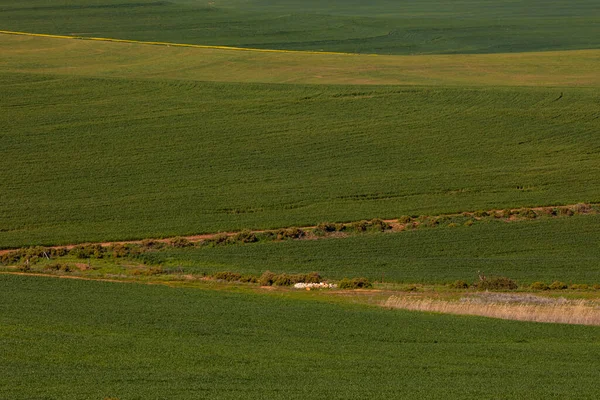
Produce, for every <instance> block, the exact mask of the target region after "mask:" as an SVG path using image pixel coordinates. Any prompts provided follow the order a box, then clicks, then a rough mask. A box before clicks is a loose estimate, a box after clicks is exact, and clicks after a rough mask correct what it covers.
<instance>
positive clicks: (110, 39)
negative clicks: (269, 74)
mask: <svg viewBox="0 0 600 400" xmlns="http://www.w3.org/2000/svg"><path fill="white" fill-rule="evenodd" d="M0 34H3V35H16V36H32V37H42V38H50V39H72V40H73V39H75V40H90V41H97V42H111V43H129V44H142V45H151V46H164V47H188V48H195V49H209V50H231V51H248V52H255V53H291V54H325V55H337V56H377V55H378V54H363V53H360V54H359V53H342V52H335V51H314V50H306V51H303V50H278V49H257V48H253V47H235V46H216V45H205V44H188V43H171V42H150V41H143V40H130V39H114V38H103V37H89V36H71V35H51V34H46V33H31V32H17V31H3V30H0Z"/></svg>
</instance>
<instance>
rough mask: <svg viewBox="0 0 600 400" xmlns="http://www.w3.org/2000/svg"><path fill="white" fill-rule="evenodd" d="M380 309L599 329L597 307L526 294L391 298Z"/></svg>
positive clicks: (583, 302) (580, 302) (598, 310)
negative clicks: (453, 297) (452, 299)
mask: <svg viewBox="0 0 600 400" xmlns="http://www.w3.org/2000/svg"><path fill="white" fill-rule="evenodd" d="M383 306H384V307H389V308H401V309H405V310H415V311H430V312H440V313H446V314H462V315H479V316H484V317H491V318H501V319H512V320H518V321H534V322H552V323H562V324H577V325H599V326H600V304H599V303H598V302H595V301H589V300H567V299H564V298H559V299H551V298H547V297H541V296H534V295H530V294H506V293H481V294H475V295H472V296H469V297H463V298H461V299H460V300H458V301H448V300H435V299H423V298H410V297H397V296H391V297H389V298H388V299H387V300H386V301H385V302H384V303H383Z"/></svg>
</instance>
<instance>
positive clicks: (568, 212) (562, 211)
mask: <svg viewBox="0 0 600 400" xmlns="http://www.w3.org/2000/svg"><path fill="white" fill-rule="evenodd" d="M574 214H575V213H574V212H573V210H571V209H570V208H567V207H563V208H561V209H560V215H564V216H567V217H571V216H573V215H574Z"/></svg>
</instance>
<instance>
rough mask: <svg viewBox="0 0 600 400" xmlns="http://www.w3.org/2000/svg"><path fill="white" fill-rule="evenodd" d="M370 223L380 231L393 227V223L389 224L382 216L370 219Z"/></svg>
mask: <svg viewBox="0 0 600 400" xmlns="http://www.w3.org/2000/svg"><path fill="white" fill-rule="evenodd" d="M369 225H370V226H371V227H372V228H373V229H375V230H377V231H380V232H383V231H386V230H388V229H391V227H392V226H391V225H390V224H388V223H387V222H385V221H384V220H382V219H381V218H374V219H372V220H371V221H369Z"/></svg>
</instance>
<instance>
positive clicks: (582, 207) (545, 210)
mask: <svg viewBox="0 0 600 400" xmlns="http://www.w3.org/2000/svg"><path fill="white" fill-rule="evenodd" d="M598 206H600V204H584V203H578V204H571V205H564V206H545V207H528V208H515V209H505V210H488V211H485V212H482V211H475V212H463V213H457V214H441V215H434V216H420V217H418V220H417V219H416V218H412V219H411V221H409V222H402V218H398V219H385V220H382V221H383V222H385V223H386V224H388V225H389V227H390V230H391V231H396V232H398V231H403V230H406V229H409V228H417V227H419V226H420V225H422V224H423V221H426V220H432V219H437V218H443V217H456V216H468V217H470V218H472V219H473V220H480V219H482V218H484V217H483V216H482V213H484V214H485V215H487V216H490V215H491V216H496V217H501V218H504V220H505V221H506V222H515V221H519V220H527V219H531V217H527V213H528V212H530V211H532V212H534V213H536V215H543V214H546V215H555V217H556V218H559V217H561V216H569V215H573V214H597V213H598V210H597V207H598ZM507 211H509V212H510V214H511V215H509V216H503V213H506V212H507ZM534 218H535V217H534ZM356 222H359V221H355V222H345V223H342V225H344V226H346V227H351V226H352V225H353V224H354V223H356ZM289 228H291V227H287V228H278V229H263V230H252V231H251V232H252V233H254V234H261V233H274V234H276V233H277V232H279V231H281V230H285V229H289ZM317 228H318V226H316V225H311V226H303V227H300V228H299V229H301V230H303V231H307V232H310V231H314V230H315V229H317ZM238 233H239V231H235V232H218V233H205V234H199V235H191V236H180V237H178V238H183V239H186V240H188V241H189V242H190V243H199V242H202V241H205V240H211V239H214V238H216V237H218V236H222V235H226V236H234V235H236V234H238ZM328 236H329V237H345V236H347V235H345V234H343V233H342V232H333V233H332V234H330V235H328ZM313 238H315V237H314V236H305V237H304V238H300V239H298V240H309V239H313ZM173 239H175V238H173V237H171V238H161V239H153V238H148V239H143V240H129V241H114V242H101V243H74V244H68V245H62V246H44V247H46V248H50V249H58V248H64V249H67V250H70V249H72V248H74V247H75V246H78V245H81V244H99V245H101V246H102V247H110V246H114V245H118V244H121V245H125V244H142V242H143V241H144V240H152V241H154V242H159V243H170V242H171V241H172V240H173ZM14 250H16V249H4V250H0V255H3V254H7V253H10V252H11V251H14Z"/></svg>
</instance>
